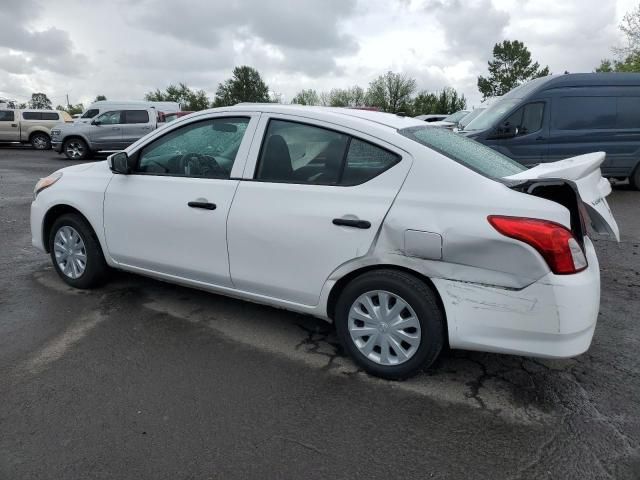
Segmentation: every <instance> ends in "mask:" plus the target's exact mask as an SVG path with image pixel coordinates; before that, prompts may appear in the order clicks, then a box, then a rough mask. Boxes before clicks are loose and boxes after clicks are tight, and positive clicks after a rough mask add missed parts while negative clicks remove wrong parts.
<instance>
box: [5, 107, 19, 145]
mask: <svg viewBox="0 0 640 480" xmlns="http://www.w3.org/2000/svg"><path fill="white" fill-rule="evenodd" d="M19 141H20V127H19V125H18V118H17V114H16V112H15V111H14V110H0V142H19Z"/></svg>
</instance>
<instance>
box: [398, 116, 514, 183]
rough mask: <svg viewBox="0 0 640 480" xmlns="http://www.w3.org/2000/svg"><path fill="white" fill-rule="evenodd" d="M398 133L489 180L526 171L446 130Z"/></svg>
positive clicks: (483, 146) (430, 129)
mask: <svg viewBox="0 0 640 480" xmlns="http://www.w3.org/2000/svg"><path fill="white" fill-rule="evenodd" d="M398 133H400V134H401V135H404V136H405V137H407V138H410V139H411V140H414V141H416V142H418V143H421V144H422V145H425V146H426V147H429V148H431V149H432V150H435V151H436V152H439V153H441V154H442V155H445V156H447V157H449V158H451V159H452V160H455V161H456V162H458V163H461V164H462V165H464V166H466V167H468V168H470V169H471V170H473V171H475V172H478V173H480V174H482V175H484V176H485V177H489V178H494V179H495V178H502V177H507V176H509V175H514V174H516V173H520V172H523V171H524V170H526V168H525V167H523V166H522V165H520V164H519V163H518V162H514V161H513V160H511V159H510V158H508V157H505V156H504V155H502V154H501V153H498V152H496V151H495V150H493V149H491V148H489V147H487V146H485V145H482V144H481V143H478V142H476V141H475V140H471V139H469V138H466V137H464V136H462V135H458V134H457V133H453V132H451V131H450V130H447V129H446V128H436V127H429V126H424V127H409V128H403V129H402V130H398Z"/></svg>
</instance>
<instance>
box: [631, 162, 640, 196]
mask: <svg viewBox="0 0 640 480" xmlns="http://www.w3.org/2000/svg"><path fill="white" fill-rule="evenodd" d="M629 184H630V185H631V186H632V187H633V188H634V189H636V190H640V163H639V164H638V165H636V169H635V170H634V171H633V173H632V174H631V175H630V176H629Z"/></svg>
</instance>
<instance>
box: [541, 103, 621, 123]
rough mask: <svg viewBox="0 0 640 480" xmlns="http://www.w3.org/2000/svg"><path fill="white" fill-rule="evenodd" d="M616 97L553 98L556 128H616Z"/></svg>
mask: <svg viewBox="0 0 640 480" xmlns="http://www.w3.org/2000/svg"><path fill="white" fill-rule="evenodd" d="M616 109H617V99H616V97H560V98H554V99H553V106H552V112H553V115H552V117H553V122H552V124H553V128H554V129H555V130H605V129H611V128H616Z"/></svg>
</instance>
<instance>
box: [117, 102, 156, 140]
mask: <svg viewBox="0 0 640 480" xmlns="http://www.w3.org/2000/svg"><path fill="white" fill-rule="evenodd" d="M123 113H124V124H123V125H122V148H126V147H128V146H129V145H131V144H132V143H133V142H135V141H137V140H139V139H140V138H142V137H144V136H145V135H146V134H147V133H149V132H150V131H151V130H152V126H151V121H152V119H151V118H150V115H149V111H148V110H124V111H123Z"/></svg>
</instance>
